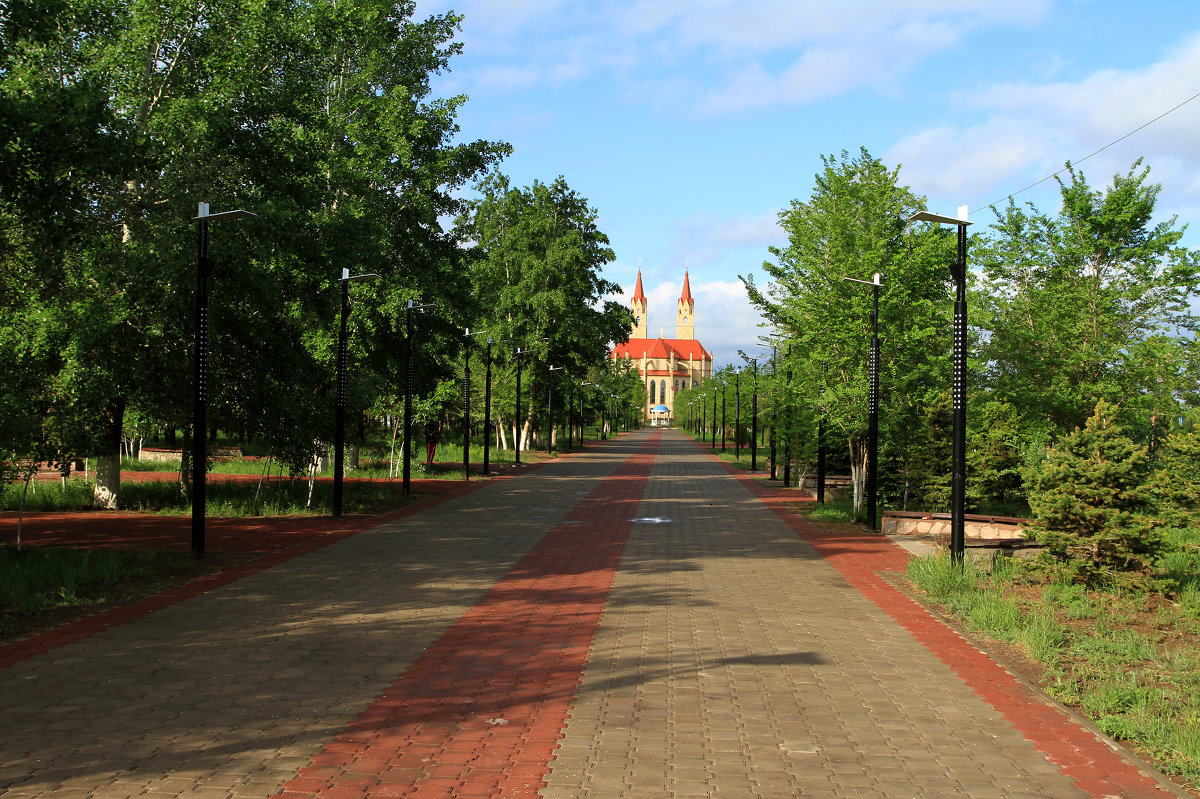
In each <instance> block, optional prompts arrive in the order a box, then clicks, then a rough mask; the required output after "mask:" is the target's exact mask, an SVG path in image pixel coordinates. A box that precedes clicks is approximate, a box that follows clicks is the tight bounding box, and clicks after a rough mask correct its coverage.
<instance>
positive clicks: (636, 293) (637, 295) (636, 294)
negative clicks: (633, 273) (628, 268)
mask: <svg viewBox="0 0 1200 799" xmlns="http://www.w3.org/2000/svg"><path fill="white" fill-rule="evenodd" d="M684 280H687V277H686V276H684ZM633 298H634V299H635V300H641V301H642V302H645V301H646V295H645V294H644V293H643V292H642V270H641V269H639V270H638V279H637V285H636V286H634V288H633Z"/></svg>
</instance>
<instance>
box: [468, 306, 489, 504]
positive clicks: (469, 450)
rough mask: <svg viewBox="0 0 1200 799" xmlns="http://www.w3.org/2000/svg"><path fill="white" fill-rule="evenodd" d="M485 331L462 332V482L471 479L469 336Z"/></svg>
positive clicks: (484, 332) (479, 334)
mask: <svg viewBox="0 0 1200 799" xmlns="http://www.w3.org/2000/svg"><path fill="white" fill-rule="evenodd" d="M486 333H487V331H486V330H476V331H475V332H474V333H472V332H471V328H469V327H468V328H465V329H464V331H463V340H464V344H463V480H470V479H471V336H482V335H484V334H486Z"/></svg>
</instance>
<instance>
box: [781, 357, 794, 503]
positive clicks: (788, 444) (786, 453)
mask: <svg viewBox="0 0 1200 799" xmlns="http://www.w3.org/2000/svg"><path fill="white" fill-rule="evenodd" d="M791 355H792V347H791V345H790V344H789V345H788V348H787V349H786V350H784V352H783V362H784V363H785V364H787V369H785V370H784V381H783V401H784V402H786V403H788V406H787V408H788V410H790V409H791V398H792V360H791ZM786 416H787V418H786V419H785V420H784V427H785V432H784V434H783V487H784V488H790V487H791V485H792V430H791V421H792V418H793V417H792V415H791V414H790V413H789V414H786Z"/></svg>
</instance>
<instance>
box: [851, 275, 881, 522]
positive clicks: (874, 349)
mask: <svg viewBox="0 0 1200 799" xmlns="http://www.w3.org/2000/svg"><path fill="white" fill-rule="evenodd" d="M842 280H844V281H846V282H849V283H862V284H863V285H866V286H870V287H871V300H872V305H871V378H870V388H869V390H868V394H867V527H868V528H869V529H871V530H874V529H875V520H876V506H877V505H878V498H879V288H880V286H882V285H883V275H881V274H879V273H878V272H876V273H875V277H874V279H873V280H871V281H866V280H858V279H857V278H853V277H844V278H842Z"/></svg>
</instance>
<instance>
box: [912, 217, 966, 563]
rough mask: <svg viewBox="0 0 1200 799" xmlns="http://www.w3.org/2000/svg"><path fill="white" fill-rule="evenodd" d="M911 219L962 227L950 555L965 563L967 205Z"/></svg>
mask: <svg viewBox="0 0 1200 799" xmlns="http://www.w3.org/2000/svg"><path fill="white" fill-rule="evenodd" d="M909 221H910V222H932V223H933V224H935V225H954V226H956V227H957V228H958V252H957V256H958V257H957V258H956V259H955V261H954V263H953V264H951V265H950V274H951V276H952V277H953V278H954V387H953V401H954V454H953V458H954V465H953V472H952V478H951V484H950V557H951V559H952V560H953V561H954V562H956V563H960V564H961V563H962V562H963V555H964V553H965V551H966V535H965V521H966V514H965V505H966V503H965V495H966V471H967V465H966V453H967V226H968V225H970V224H971V223H970V222H968V221H967V206H965V205H960V206H959V207H958V216H957V217H953V216H941V215H940V214H932V213H930V212H928V211H921V212H920V213H918V214H916V215H915V216H913V217H912V218H911V219H910V220H909Z"/></svg>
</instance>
